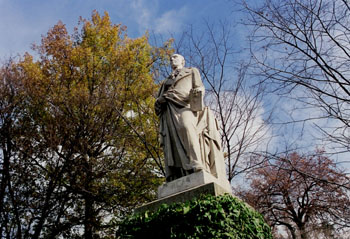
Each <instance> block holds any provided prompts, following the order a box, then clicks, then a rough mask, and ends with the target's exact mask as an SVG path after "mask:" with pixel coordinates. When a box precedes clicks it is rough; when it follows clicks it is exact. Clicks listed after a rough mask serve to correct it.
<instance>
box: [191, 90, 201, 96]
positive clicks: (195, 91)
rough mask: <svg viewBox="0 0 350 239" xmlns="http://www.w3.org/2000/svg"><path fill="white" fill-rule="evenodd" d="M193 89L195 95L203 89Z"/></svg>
mask: <svg viewBox="0 0 350 239" xmlns="http://www.w3.org/2000/svg"><path fill="white" fill-rule="evenodd" d="M191 91H192V93H193V94H195V95H196V94H198V93H199V92H201V90H200V89H199V88H193V89H191Z"/></svg>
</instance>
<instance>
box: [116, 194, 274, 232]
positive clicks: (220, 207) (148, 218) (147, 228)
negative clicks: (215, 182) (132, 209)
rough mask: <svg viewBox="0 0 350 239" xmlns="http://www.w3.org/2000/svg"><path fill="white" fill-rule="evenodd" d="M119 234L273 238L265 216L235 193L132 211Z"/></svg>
mask: <svg viewBox="0 0 350 239" xmlns="http://www.w3.org/2000/svg"><path fill="white" fill-rule="evenodd" d="M117 228H118V230H117V238H120V239H124V238H162V239H163V238H186V239H190V238H237V239H269V238H271V239H272V235H271V229H270V227H269V226H268V225H267V224H266V223H265V221H264V219H263V217H262V216H261V215H260V214H259V213H258V212H256V211H255V210H254V209H252V208H251V207H249V206H248V205H247V204H245V203H244V202H242V201H241V200H239V199H237V198H236V197H232V196H231V195H228V194H226V195H223V196H217V197H214V196H210V195H207V196H203V197H201V198H199V199H194V200H191V201H188V202H185V203H176V204H171V205H166V204H163V205H162V206H161V207H160V208H159V209H158V210H157V211H155V212H150V211H146V212H143V213H140V214H135V215H132V216H131V217H128V218H126V219H124V220H123V221H122V222H120V223H118V226H117Z"/></svg>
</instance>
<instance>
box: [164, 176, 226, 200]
mask: <svg viewBox="0 0 350 239" xmlns="http://www.w3.org/2000/svg"><path fill="white" fill-rule="evenodd" d="M212 182H214V183H216V184H217V185H219V186H220V187H221V188H223V189H224V190H225V191H226V192H227V193H230V194H231V193H232V190H231V186H230V184H229V182H228V180H227V179H226V178H220V179H218V178H216V177H215V176H213V175H212V174H210V173H208V172H206V171H204V170H201V171H199V172H196V173H192V174H190V175H188V176H185V177H182V178H179V179H176V180H174V181H171V182H168V183H165V184H163V185H162V186H160V187H159V188H158V199H161V198H164V197H168V196H170V195H172V194H177V193H179V192H182V191H186V190H188V189H191V188H194V187H198V186H200V185H204V184H208V183H212Z"/></svg>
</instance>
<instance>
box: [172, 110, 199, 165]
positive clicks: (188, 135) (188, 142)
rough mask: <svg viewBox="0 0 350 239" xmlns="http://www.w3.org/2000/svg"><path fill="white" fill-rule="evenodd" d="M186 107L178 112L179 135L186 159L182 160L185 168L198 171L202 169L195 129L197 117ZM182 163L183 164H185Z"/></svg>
mask: <svg viewBox="0 0 350 239" xmlns="http://www.w3.org/2000/svg"><path fill="white" fill-rule="evenodd" d="M195 114H196V113H194V112H192V111H191V110H190V109H188V108H184V109H182V110H181V112H180V115H179V116H180V117H179V119H180V120H179V123H180V125H179V126H180V127H179V132H178V133H179V135H180V137H181V141H182V144H183V146H184V148H185V150H186V155H187V157H188V159H187V160H186V161H187V162H186V161H184V162H183V165H184V164H185V165H186V167H184V168H185V169H186V170H193V171H199V170H202V169H204V166H203V164H202V160H201V151H200V144H199V135H198V133H197V130H196V125H197V122H198V118H197V116H196V115H195ZM185 165H184V166H185Z"/></svg>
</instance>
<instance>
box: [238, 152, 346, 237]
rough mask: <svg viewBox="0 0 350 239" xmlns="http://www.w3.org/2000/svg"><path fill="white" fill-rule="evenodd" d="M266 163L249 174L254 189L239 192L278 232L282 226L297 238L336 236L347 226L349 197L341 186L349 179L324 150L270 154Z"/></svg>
mask: <svg viewBox="0 0 350 239" xmlns="http://www.w3.org/2000/svg"><path fill="white" fill-rule="evenodd" d="M264 166H265V167H263V168H260V169H258V170H255V171H254V172H253V173H252V174H250V179H251V185H250V186H251V189H243V190H238V191H239V192H238V194H239V195H240V196H241V197H242V198H244V199H245V200H246V201H247V202H248V203H250V204H251V205H252V206H253V207H255V208H256V209H257V210H258V211H260V212H261V213H262V214H263V215H264V216H265V218H266V220H267V221H268V222H269V223H270V225H271V226H272V227H273V228H274V229H275V232H278V230H276V229H277V228H278V227H280V226H283V227H284V228H286V229H287V231H288V233H289V234H290V235H291V237H292V238H293V239H295V238H312V237H310V236H311V235H317V234H318V235H321V234H322V235H323V236H330V235H333V236H335V233H337V230H341V229H342V228H344V227H347V228H348V225H349V215H350V211H349V209H348V205H349V203H350V198H349V195H348V194H347V190H346V189H345V188H344V187H341V186H339V185H342V184H343V183H344V181H347V180H348V179H347V177H346V175H345V174H344V173H343V172H342V171H341V170H340V169H339V168H337V166H336V164H335V163H334V162H333V161H332V160H330V159H329V158H328V157H326V156H324V152H323V151H316V152H315V153H312V154H311V155H299V154H298V153H295V152H294V153H291V154H289V155H285V156H284V157H272V156H270V157H268V160H267V161H266V162H265V165H264ZM303 171H304V172H305V171H307V172H309V173H310V174H312V175H315V176H316V177H315V178H312V177H308V176H307V175H305V174H303V173H300V172H303ZM318 178H323V180H319V179H318ZM328 182H334V183H333V184H330V183H328ZM317 238H319V237H317ZM332 238H334V237H332Z"/></svg>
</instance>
